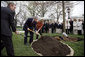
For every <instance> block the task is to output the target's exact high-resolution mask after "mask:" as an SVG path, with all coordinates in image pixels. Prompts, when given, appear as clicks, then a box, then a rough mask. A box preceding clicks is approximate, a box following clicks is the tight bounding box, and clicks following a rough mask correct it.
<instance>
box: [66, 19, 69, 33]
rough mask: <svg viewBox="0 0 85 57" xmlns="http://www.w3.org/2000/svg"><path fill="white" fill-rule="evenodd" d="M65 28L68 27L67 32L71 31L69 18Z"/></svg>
mask: <svg viewBox="0 0 85 57" xmlns="http://www.w3.org/2000/svg"><path fill="white" fill-rule="evenodd" d="M65 29H66V33H67V34H69V32H70V23H69V21H68V20H67V21H66V23H65Z"/></svg>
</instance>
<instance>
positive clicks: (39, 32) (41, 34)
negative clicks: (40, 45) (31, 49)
mask: <svg viewBox="0 0 85 57" xmlns="http://www.w3.org/2000/svg"><path fill="white" fill-rule="evenodd" d="M39 33H40V35H42V31H41V30H40V31H39ZM38 37H39V35H36V39H38Z"/></svg>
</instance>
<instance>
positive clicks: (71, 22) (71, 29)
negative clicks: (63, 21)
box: [69, 19, 73, 33]
mask: <svg viewBox="0 0 85 57" xmlns="http://www.w3.org/2000/svg"><path fill="white" fill-rule="evenodd" d="M69 23H70V33H73V21H72V19H70V21H69Z"/></svg>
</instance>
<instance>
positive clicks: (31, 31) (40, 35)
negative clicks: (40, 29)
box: [28, 29, 41, 37]
mask: <svg viewBox="0 0 85 57" xmlns="http://www.w3.org/2000/svg"><path fill="white" fill-rule="evenodd" d="M28 30H29V31H31V32H33V33H35V34H36V32H35V31H33V30H31V29H28ZM37 35H39V36H40V37H41V35H40V33H38V34H37Z"/></svg>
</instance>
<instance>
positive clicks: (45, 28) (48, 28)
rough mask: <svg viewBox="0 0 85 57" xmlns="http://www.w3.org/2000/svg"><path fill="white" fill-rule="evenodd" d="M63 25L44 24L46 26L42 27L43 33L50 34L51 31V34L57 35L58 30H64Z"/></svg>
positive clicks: (56, 23)
mask: <svg viewBox="0 0 85 57" xmlns="http://www.w3.org/2000/svg"><path fill="white" fill-rule="evenodd" d="M62 27H63V25H62V24H60V23H59V22H54V23H50V22H44V25H43V27H42V29H41V30H42V33H49V31H50V29H51V33H56V29H62Z"/></svg>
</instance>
